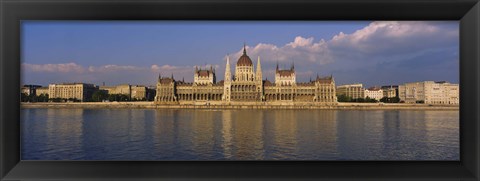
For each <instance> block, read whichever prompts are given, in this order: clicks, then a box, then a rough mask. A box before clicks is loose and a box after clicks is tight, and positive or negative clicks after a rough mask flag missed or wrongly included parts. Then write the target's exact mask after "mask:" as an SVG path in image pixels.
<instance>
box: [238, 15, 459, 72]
mask: <svg viewBox="0 0 480 181" xmlns="http://www.w3.org/2000/svg"><path fill="white" fill-rule="evenodd" d="M458 36H459V33H458V27H453V28H452V27H451V26H443V24H442V23H438V22H426V21H401V22H398V21H385V22H384V21H378V22H372V23H370V24H369V25H368V26H366V27H364V28H362V29H359V30H357V31H355V32H353V33H351V34H346V33H343V32H339V33H338V34H337V35H335V36H333V37H332V38H331V39H329V40H324V39H320V40H318V41H315V39H314V38H313V37H302V36H297V37H295V38H294V39H293V41H291V42H289V43H286V44H284V45H281V46H277V45H274V44H269V43H259V44H257V45H254V46H247V47H246V49H247V52H248V54H249V55H250V56H251V57H252V59H253V58H255V60H256V57H257V56H260V57H261V59H262V61H267V62H280V63H282V62H293V61H294V62H296V63H297V62H298V63H300V64H301V63H305V64H311V63H314V64H316V65H325V64H329V63H334V62H336V61H341V60H342V59H355V60H356V61H362V62H368V61H369V60H371V59H372V58H375V57H378V56H385V55H388V56H389V57H395V56H407V55H408V54H411V55H415V54H418V53H419V52H420V53H422V51H428V50H432V49H435V48H439V47H445V46H451V45H455V44H458V43H457V42H458ZM242 53H243V49H242V50H238V51H237V52H236V53H235V54H234V56H235V57H239V56H240V55H241V54H242Z"/></svg>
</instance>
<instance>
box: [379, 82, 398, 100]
mask: <svg viewBox="0 0 480 181" xmlns="http://www.w3.org/2000/svg"><path fill="white" fill-rule="evenodd" d="M381 89H382V90H383V97H387V98H394V97H398V85H385V86H382V87H381Z"/></svg>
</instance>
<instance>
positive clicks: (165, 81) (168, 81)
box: [160, 78, 174, 84]
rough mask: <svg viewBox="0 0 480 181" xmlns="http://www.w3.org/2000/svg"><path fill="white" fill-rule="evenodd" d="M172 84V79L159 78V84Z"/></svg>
mask: <svg viewBox="0 0 480 181" xmlns="http://www.w3.org/2000/svg"><path fill="white" fill-rule="evenodd" d="M172 82H174V80H173V79H172V78H161V79H160V83H161V84H170V83H172Z"/></svg>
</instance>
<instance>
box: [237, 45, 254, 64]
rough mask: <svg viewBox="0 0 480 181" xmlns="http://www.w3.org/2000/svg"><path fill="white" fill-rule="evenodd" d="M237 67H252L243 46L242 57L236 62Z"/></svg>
mask: <svg viewBox="0 0 480 181" xmlns="http://www.w3.org/2000/svg"><path fill="white" fill-rule="evenodd" d="M237 66H253V63H252V60H251V59H250V57H248V55H247V50H246V48H245V45H244V46H243V55H242V56H240V58H239V59H238V61H237Z"/></svg>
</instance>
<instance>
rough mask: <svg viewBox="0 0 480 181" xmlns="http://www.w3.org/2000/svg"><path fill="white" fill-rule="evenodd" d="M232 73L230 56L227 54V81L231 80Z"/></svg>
mask: <svg viewBox="0 0 480 181" xmlns="http://www.w3.org/2000/svg"><path fill="white" fill-rule="evenodd" d="M231 77H232V74H231V73H230V56H228V55H227V65H226V67H225V82H227V81H231V80H232V79H231Z"/></svg>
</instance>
